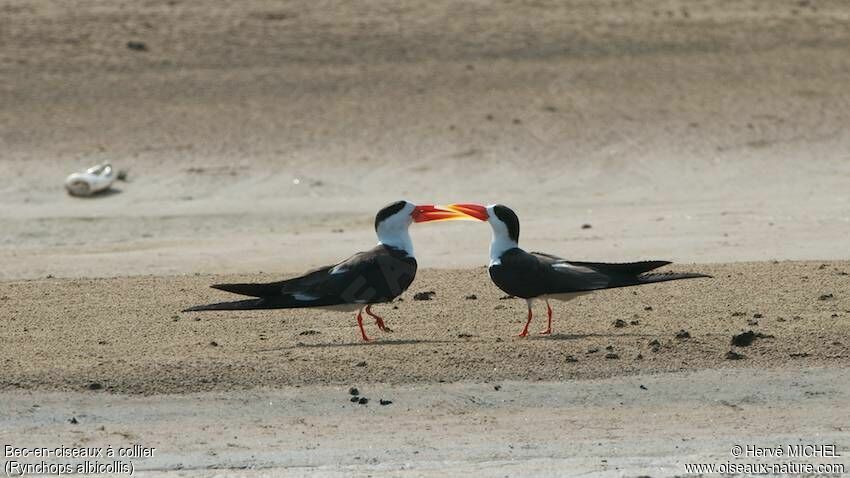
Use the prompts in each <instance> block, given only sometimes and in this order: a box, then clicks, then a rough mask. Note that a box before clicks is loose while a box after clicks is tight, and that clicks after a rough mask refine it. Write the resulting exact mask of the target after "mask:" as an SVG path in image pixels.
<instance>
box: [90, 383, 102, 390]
mask: <svg viewBox="0 0 850 478" xmlns="http://www.w3.org/2000/svg"><path fill="white" fill-rule="evenodd" d="M88 389H89V390H101V389H103V385H101V384H99V383H97V382H92V383H90V384H89V385H88Z"/></svg>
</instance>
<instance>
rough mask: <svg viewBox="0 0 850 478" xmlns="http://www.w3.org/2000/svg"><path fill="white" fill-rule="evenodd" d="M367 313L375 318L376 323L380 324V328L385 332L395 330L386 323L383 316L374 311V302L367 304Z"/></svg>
mask: <svg viewBox="0 0 850 478" xmlns="http://www.w3.org/2000/svg"><path fill="white" fill-rule="evenodd" d="M366 313H367V314H369V315H370V316H372V317H373V318H374V319H375V323H376V324H378V328H379V329H381V330H382V331H383V332H392V331H393V329H391V328H389V327H387V326H386V325H385V324H384V319H382V318H381V316H379V315H377V314H373V313H372V304H369V305H367V306H366Z"/></svg>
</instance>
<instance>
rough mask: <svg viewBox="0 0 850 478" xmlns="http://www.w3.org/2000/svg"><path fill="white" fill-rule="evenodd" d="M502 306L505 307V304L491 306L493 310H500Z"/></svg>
mask: <svg viewBox="0 0 850 478" xmlns="http://www.w3.org/2000/svg"><path fill="white" fill-rule="evenodd" d="M504 308H505V306H504V305H502V304H499V305H497V306H496V307H493V310H502V309H504Z"/></svg>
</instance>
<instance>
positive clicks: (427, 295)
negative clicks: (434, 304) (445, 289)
mask: <svg viewBox="0 0 850 478" xmlns="http://www.w3.org/2000/svg"><path fill="white" fill-rule="evenodd" d="M435 295H437V293H436V292H434V291H433V290H428V291H425V292H417V293H415V294H413V300H431V299H432V298H434V296H435Z"/></svg>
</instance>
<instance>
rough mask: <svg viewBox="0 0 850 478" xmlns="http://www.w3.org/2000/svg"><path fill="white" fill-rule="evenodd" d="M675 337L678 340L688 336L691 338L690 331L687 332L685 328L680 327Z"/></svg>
mask: <svg viewBox="0 0 850 478" xmlns="http://www.w3.org/2000/svg"><path fill="white" fill-rule="evenodd" d="M676 338H677V339H679V340H684V339H689V338H691V333H690V332H688V331H687V330H685V329H682V330H680V331H678V332H676Z"/></svg>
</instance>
